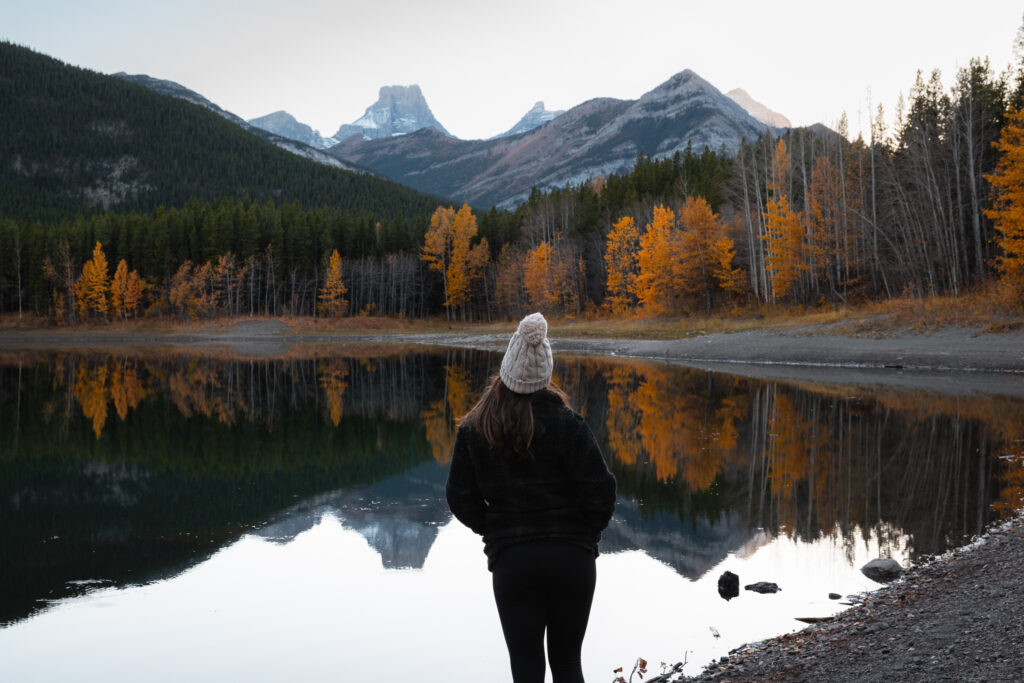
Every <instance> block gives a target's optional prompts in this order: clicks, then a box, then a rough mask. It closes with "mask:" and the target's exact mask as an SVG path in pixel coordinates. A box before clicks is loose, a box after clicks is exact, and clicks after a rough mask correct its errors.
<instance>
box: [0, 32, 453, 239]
mask: <svg viewBox="0 0 1024 683" xmlns="http://www.w3.org/2000/svg"><path fill="white" fill-rule="evenodd" d="M243 197H250V198H252V199H254V200H258V201H262V200H264V199H273V200H274V201H276V202H298V203H299V204H300V205H302V206H303V207H307V208H312V207H321V206H331V207H333V208H335V209H339V210H341V211H344V212H346V213H363V214H368V215H373V216H374V217H376V218H392V217H394V216H396V215H399V214H404V215H406V216H415V215H424V214H429V212H430V211H431V210H432V209H433V207H434V206H436V205H437V200H436V199H431V198H428V197H427V196H426V195H423V194H420V193H418V192H415V191H413V190H410V189H408V188H406V187H403V186H401V185H398V184H396V183H392V182H389V181H386V180H383V179H380V178H375V177H372V176H370V175H364V174H356V173H350V172H346V171H342V170H340V169H332V168H328V167H325V166H322V165H320V164H316V163H313V162H310V161H308V160H306V159H302V158H300V157H298V156H295V155H293V154H290V153H288V152H286V151H283V150H281V149H278V148H277V147H275V146H274V145H272V144H270V143H268V142H266V141H264V140H261V139H260V138H258V137H257V136H255V135H252V134H250V133H247V132H246V131H244V130H242V129H240V128H239V127H238V126H236V125H234V124H232V123H230V122H229V121H226V120H224V119H223V118H221V117H220V116H217V115H216V114H214V113H213V112H211V111H209V110H206V109H204V108H202V107H199V106H197V105H194V104H191V103H188V102H184V101H182V100H180V99H176V98H173V97H169V96H166V95H161V94H158V93H155V92H152V91H151V90H149V89H147V88H144V87H142V86H140V85H136V84H134V83H130V82H127V81H125V80H123V79H120V78H115V77H113V76H105V75H102V74H98V73H95V72H92V71H88V70H86V69H79V68H76V67H71V66H68V65H65V64H63V63H61V62H59V61H57V60H56V59H53V58H50V57H47V56H45V55H41V54H38V53H36V52H33V51H32V50H30V49H28V48H25V47H21V46H18V45H14V44H12V43H9V42H0V216H2V217H7V218H14V219H35V220H40V221H46V222H50V221H53V220H59V219H62V218H70V217H73V216H75V215H77V214H80V213H84V212H96V211H101V210H107V209H115V210H117V211H122V212H133V211H134V212H138V211H149V210H152V209H154V208H156V207H158V206H177V207H180V206H184V205H185V203H187V202H188V201H191V200H202V201H213V200H218V199H222V198H234V199H241V198H243Z"/></svg>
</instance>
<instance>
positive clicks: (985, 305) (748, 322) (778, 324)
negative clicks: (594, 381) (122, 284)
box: [0, 284, 1024, 339]
mask: <svg viewBox="0 0 1024 683" xmlns="http://www.w3.org/2000/svg"><path fill="white" fill-rule="evenodd" d="M250 321H263V322H267V321H276V322H279V323H282V324H283V325H286V326H287V327H288V334H293V335H297V336H309V337H316V336H321V337H322V336H334V335H338V336H346V335H366V334H397V335H412V334H431V333H442V334H443V333H449V334H451V333H454V334H508V333H510V332H512V331H513V330H514V329H515V325H516V321H510V320H496V321H492V322H482V323H481V322H461V321H447V320H445V319H444V318H442V317H433V318H424V319H404V318H396V317H375V316H364V315H357V316H353V317H348V318H340V319H337V320H330V319H324V318H316V319H314V318H307V317H269V316H256V317H254V318H249V317H242V318H217V319H214V320H205V321H181V320H179V319H177V318H171V317H162V318H147V319H144V320H139V321H133V322H115V323H87V324H83V325H77V326H74V327H57V326H55V325H53V324H52V323H50V322H49V321H47V320H46V319H45V318H36V317H34V316H28V315H23V316H21V317H19V316H18V315H17V314H6V315H3V316H0V330H3V331H15V332H17V331H39V330H45V331H46V332H47V333H48V334H49V333H55V334H57V335H61V336H63V335H65V334H66V335H67V336H69V337H79V336H83V335H85V336H89V335H93V334H95V335H144V334H155V335H162V334H211V335H216V334H218V333H223V332H229V331H231V330H232V328H234V327H235V326H236V325H240V324H243V323H247V322H250ZM549 321H550V325H551V335H552V336H555V337H563V338H565V337H578V338H580V337H582V338H587V337H589V338H613V339H614V338H620V339H621V338H631V339H679V338H683V337H690V336H696V335H702V334H710V333H729V332H740V331H744V330H751V329H793V328H807V331H808V332H809V333H813V334H854V335H886V334H890V333H893V332H896V331H915V332H924V331H929V330H936V329H941V328H944V327H967V328H975V329H978V330H979V331H983V332H1008V331H1013V330H1019V329H1024V303H1022V302H1021V301H1020V299H1019V298H1017V297H1016V295H1014V294H1013V293H1012V292H1009V291H1008V290H1005V289H1004V288H1001V287H1000V286H999V285H998V284H991V285H988V286H986V287H984V288H980V289H977V290H975V291H972V292H968V293H966V294H963V295H961V296H959V297H934V298H928V299H911V298H900V299H892V300H889V301H884V302H879V303H867V304H862V305H858V306H853V307H847V306H843V307H831V306H823V307H818V308H806V307H794V306H776V307H773V308H763V309H760V308H756V307H749V308H736V309H733V310H731V311H727V312H723V313H719V314H716V315H713V316H703V315H695V316H687V317H658V318H650V317H643V316H639V315H635V314H634V315H616V316H611V315H602V314H599V315H594V314H592V313H589V314H585V315H583V316H578V317H577V316H549Z"/></svg>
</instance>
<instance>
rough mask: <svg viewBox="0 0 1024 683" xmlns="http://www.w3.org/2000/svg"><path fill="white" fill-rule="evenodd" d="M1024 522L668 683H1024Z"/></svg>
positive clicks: (1014, 521) (663, 681)
mask: <svg viewBox="0 0 1024 683" xmlns="http://www.w3.org/2000/svg"><path fill="white" fill-rule="evenodd" d="M1022 580H1024V512H1018V513H1017V515H1016V516H1015V517H1013V518H1011V519H1008V520H1005V521H1003V522H996V523H995V524H993V525H991V526H990V527H989V528H988V529H987V530H986V531H985V532H984V533H983V534H981V535H980V536H978V537H975V539H974V540H973V541H971V542H970V543H968V544H966V545H964V546H961V547H959V548H955V549H953V550H950V551H948V552H946V553H944V554H943V555H940V556H937V557H934V558H931V559H930V560H929V561H927V562H924V563H922V564H918V565H912V566H911V567H909V568H907V570H906V571H905V572H904V574H903V575H902V576H900V578H898V579H896V580H895V581H893V582H892V583H890V584H887V585H882V586H880V587H879V588H878V589H876V590H874V591H872V592H870V593H866V594H864V601H863V602H862V603H860V604H856V605H854V606H852V607H850V608H849V609H847V610H844V611H843V612H840V613H838V614H836V615H835V617H833V618H831V619H829V620H826V621H822V622H819V623H816V624H811V625H809V626H807V627H805V628H802V629H800V630H799V631H796V632H793V633H787V634H783V635H780V636H776V637H774V638H768V639H766V640H762V641H758V642H754V643H747V644H744V645H740V646H739V647H737V648H735V649H734V650H732V651H731V652H730V654H729V655H728V656H726V657H722V658H721V659H719V660H717V661H713V662H711V663H709V664H708V665H706V666H705V668H704V670H703V671H702V672H701V673H700V674H697V675H696V676H692V677H686V676H679V675H678V674H676V675H673V674H668V675H664V676H654V677H652V678H651V679H650V683H668V682H669V681H708V680H716V681H809V680H827V681H839V682H846V681H888V680H892V679H894V678H900V677H903V678H906V679H908V680H922V681H938V680H957V681H965V680H970V681H981V680H1000V681H1002V680H1007V681H1009V680H1024V651H1022V650H1021V648H1020V643H1021V642H1024V620H1022V619H1021V618H1020V614H1021V610H1024V593H1021V591H1020V590H1019V586H1020V585H1021V581H1022Z"/></svg>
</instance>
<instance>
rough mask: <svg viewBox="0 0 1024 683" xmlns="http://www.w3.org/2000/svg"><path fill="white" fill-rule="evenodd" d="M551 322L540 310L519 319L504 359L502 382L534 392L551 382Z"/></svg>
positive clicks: (515, 390) (520, 392)
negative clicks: (549, 327)
mask: <svg viewBox="0 0 1024 683" xmlns="http://www.w3.org/2000/svg"><path fill="white" fill-rule="evenodd" d="M547 336H548V321H547V320H545V319H544V316H543V315H541V314H540V313H531V314H530V315H528V316H526V317H525V318H523V319H522V320H521V321H520V322H519V327H518V329H516V331H515V334H513V335H512V338H511V339H510V340H509V342H508V349H507V350H506V351H505V357H504V358H502V359H501V370H500V371H499V373H498V374H499V375H500V376H501V381H502V382H503V383H504V384H505V386H507V387H508V388H509V389H511V390H512V391H514V392H516V393H518V394H532V393H533V392H535V391H538V390H540V389H543V388H544V387H546V386H547V385H548V382H550V381H551V370H552V367H553V362H552V360H551V344H550V343H549V342H548V338H547Z"/></svg>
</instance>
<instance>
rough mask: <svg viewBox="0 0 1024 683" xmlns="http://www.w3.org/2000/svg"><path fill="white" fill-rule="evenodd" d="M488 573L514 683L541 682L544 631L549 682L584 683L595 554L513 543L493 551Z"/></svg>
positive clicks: (553, 544) (564, 546) (559, 545)
mask: <svg viewBox="0 0 1024 683" xmlns="http://www.w3.org/2000/svg"><path fill="white" fill-rule="evenodd" d="M493 574H494V575H493V577H492V578H493V585H494V601H495V602H496V603H497V605H498V616H499V617H500V618H501V630H502V631H504V633H505V644H506V645H507V646H508V656H509V660H511V663H512V679H513V680H514V681H515V683H543V681H544V630H545V629H547V640H548V661H549V662H550V663H551V675H552V678H553V680H554V683H583V668H582V666H581V664H580V650H581V649H582V647H583V636H584V634H585V633H586V632H587V620H588V619H589V618H590V603H591V602H592V600H593V598H594V583H595V581H596V578H597V572H596V569H595V564H594V553H593V552H591V551H589V550H587V549H586V548H583V547H580V546H577V545H573V544H571V543H564V542H561V541H529V542H523V543H516V544H514V545H511V546H509V547H508V548H505V549H504V550H502V551H501V554H500V555H498V561H497V563H496V564H495V565H494V570H493Z"/></svg>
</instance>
